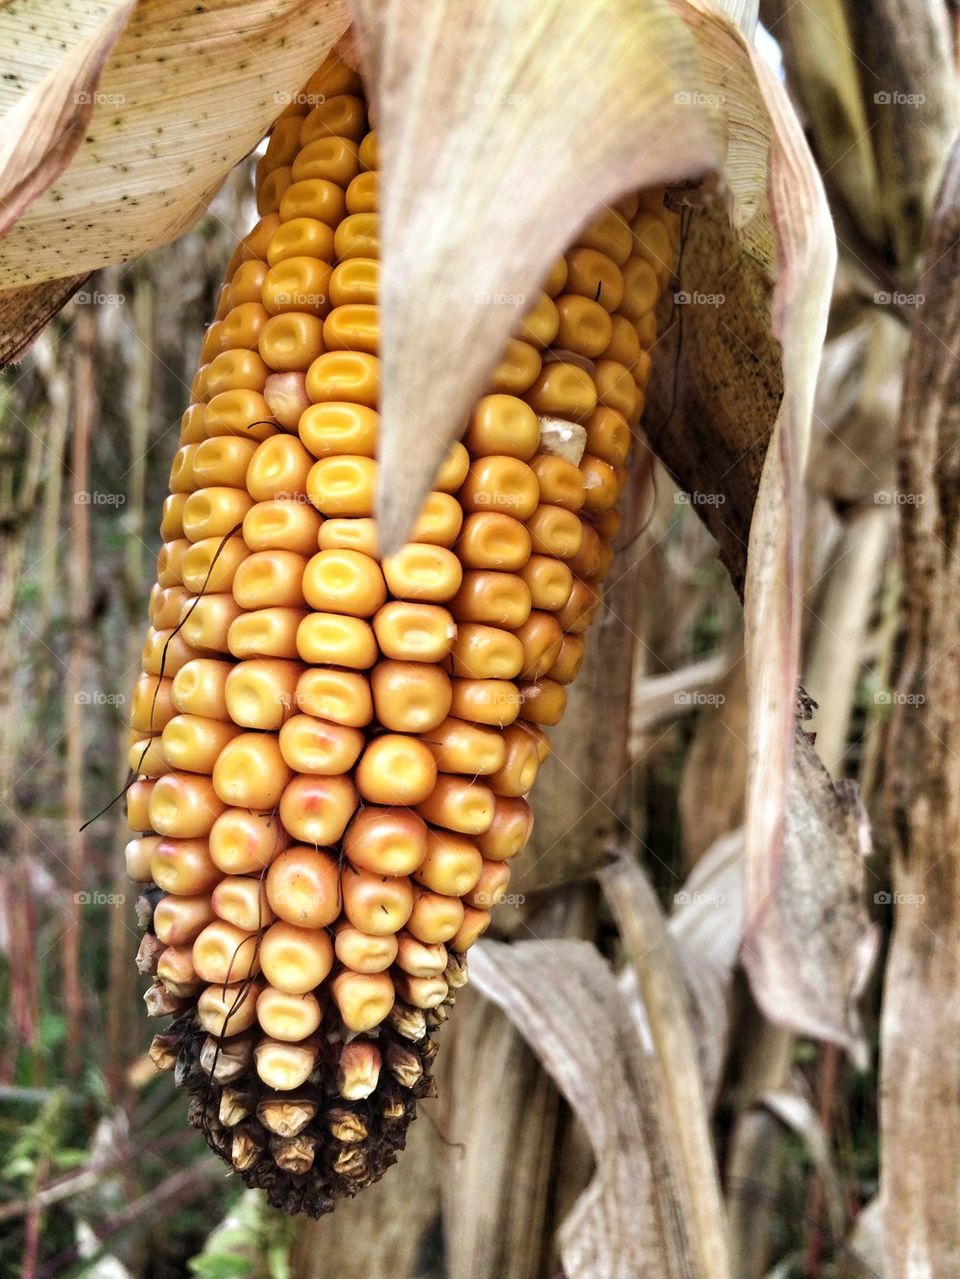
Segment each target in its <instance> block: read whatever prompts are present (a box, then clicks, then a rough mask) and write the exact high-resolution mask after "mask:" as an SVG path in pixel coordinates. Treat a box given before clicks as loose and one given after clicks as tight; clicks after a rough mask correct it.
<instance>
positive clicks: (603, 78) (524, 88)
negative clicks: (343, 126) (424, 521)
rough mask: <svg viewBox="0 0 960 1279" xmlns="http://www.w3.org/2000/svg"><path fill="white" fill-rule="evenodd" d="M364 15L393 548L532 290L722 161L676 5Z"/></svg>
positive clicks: (471, 0) (521, 0) (365, 2)
mask: <svg viewBox="0 0 960 1279" xmlns="http://www.w3.org/2000/svg"><path fill="white" fill-rule="evenodd" d="M353 9H354V12H355V14H356V16H357V25H358V28H359V31H360V36H361V42H362V45H363V48H364V60H365V63H366V65H367V66H368V67H369V68H370V69H371V71H372V80H373V87H374V97H375V102H376V105H377V113H378V120H379V123H380V132H381V135H382V136H381V151H382V154H383V178H384V190H383V199H382V205H381V241H382V246H383V274H382V285H381V291H382V303H383V311H382V326H383V346H382V349H383V356H382V359H383V369H382V373H383V380H382V395H381V401H382V412H383V420H384V431H383V438H382V441H381V451H380V481H379V491H378V507H377V510H378V515H379V519H380V539H381V546H382V547H383V548H384V549H387V550H389V549H391V548H392V547H394V546H396V545H397V544H398V543H400V542H402V541H403V540H404V538H405V536H406V533H407V531H408V529H409V527H410V525H411V524H412V522H413V519H414V516H415V514H416V511H417V510H418V509H419V506H420V503H421V500H422V498H423V496H424V494H425V493H426V492H427V490H428V488H429V485H430V483H431V481H432V478H433V475H434V473H435V472H436V469H437V466H438V465H439V463H440V461H441V460H442V458H443V456H444V454H445V452H446V451H447V448H448V446H449V444H450V442H451V441H452V440H453V439H455V438H456V436H457V435H458V434H459V432H460V430H461V429H462V423H463V419H464V418H465V416H466V414H467V412H468V411H469V407H470V405H471V404H472V402H473V401H474V400H475V399H476V398H477V397H478V396H479V395H480V394H481V393H482V390H483V386H484V383H485V381H486V379H487V377H488V375H489V373H490V372H491V370H492V369H493V367H494V365H495V364H496V361H497V359H498V357H499V355H500V352H501V351H502V349H503V346H504V344H505V342H506V340H507V338H508V337H509V335H510V332H511V330H512V329H513V328H514V327H515V325H516V322H517V308H516V299H517V298H518V297H520V298H526V297H529V296H531V295H532V294H533V292H534V291H535V289H536V288H537V286H538V284H539V282H540V281H541V280H542V279H543V277H544V275H545V274H546V271H547V269H548V267H549V265H550V264H551V262H552V261H553V259H554V258H556V256H557V255H558V254H559V253H561V252H562V251H563V249H564V248H565V247H566V246H567V245H568V243H569V242H570V240H571V239H572V237H573V236H574V234H575V233H576V231H577V230H578V229H579V228H580V227H581V226H583V225H584V224H585V223H586V222H588V221H589V219H590V217H591V216H592V215H593V214H595V213H596V212H597V211H598V210H599V209H601V208H602V207H603V206H604V205H605V204H608V203H610V202H612V201H615V200H616V199H617V198H618V197H619V196H620V195H623V194H624V193H625V192H627V191H629V190H631V189H633V188H636V187H641V186H650V185H655V184H656V183H658V182H664V181H668V180H673V179H681V178H683V179H688V178H691V177H698V176H700V175H702V174H704V173H705V172H706V171H708V170H710V169H713V168H715V167H716V166H717V164H718V163H719V158H720V157H719V154H718V147H717V144H716V142H715V141H714V137H713V135H712V133H711V126H712V122H711V115H712V114H713V113H712V112H711V111H710V109H709V107H708V106H707V105H701V103H700V100H699V97H697V94H696V92H695V91H696V90H697V89H698V85H699V80H698V76H697V71H696V61H695V57H694V51H693V43H692V41H691V39H690V36H689V34H688V32H687V31H686V30H685V29H684V27H683V24H682V23H680V22H678V21H677V19H676V18H675V17H674V16H673V15H672V14H671V13H670V11H669V9H668V7H667V5H666V3H665V0H609V3H606V4H603V5H584V4H582V3H579V0H549V2H548V3H545V0H461V2H460V3H459V4H458V5H457V6H455V7H451V6H450V5H449V4H447V3H445V2H444V0H422V2H421V3H420V4H418V5H417V6H416V8H413V7H411V6H410V5H409V4H407V3H405V0H384V2H382V3H381V0H353ZM678 94H679V95H681V97H686V99H687V101H686V102H685V103H684V102H683V101H682V100H681V101H679V102H678V101H677V95H678ZM439 104H442V113H441V111H440V110H439ZM493 246H495V251H493Z"/></svg>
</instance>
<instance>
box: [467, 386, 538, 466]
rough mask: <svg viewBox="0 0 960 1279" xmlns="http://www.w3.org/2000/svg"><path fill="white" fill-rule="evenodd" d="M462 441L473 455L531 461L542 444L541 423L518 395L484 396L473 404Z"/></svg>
mask: <svg viewBox="0 0 960 1279" xmlns="http://www.w3.org/2000/svg"><path fill="white" fill-rule="evenodd" d="M463 442H464V444H465V445H466V447H467V449H468V450H469V452H470V453H471V454H472V456H474V457H485V456H487V455H488V454H501V455H503V456H505V457H515V458H519V459H520V460H521V461H524V462H528V461H529V460H530V458H531V457H533V455H534V454H535V453H536V451H537V449H538V447H539V444H540V423H539V422H538V421H537V415H536V413H534V411H533V409H532V408H531V407H530V406H529V404H525V403H524V401H523V400H521V399H518V398H517V397H516V396H514V395H485V396H483V398H482V399H480V400H478V401H477V404H476V406H475V407H474V410H473V414H472V415H471V418H470V425H469V426H468V428H467V433H466V435H465V436H464V437H463Z"/></svg>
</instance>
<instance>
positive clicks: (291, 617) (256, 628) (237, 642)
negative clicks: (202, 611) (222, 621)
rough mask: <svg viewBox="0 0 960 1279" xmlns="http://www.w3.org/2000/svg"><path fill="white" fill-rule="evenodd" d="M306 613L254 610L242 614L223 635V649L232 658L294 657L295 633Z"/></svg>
mask: <svg viewBox="0 0 960 1279" xmlns="http://www.w3.org/2000/svg"><path fill="white" fill-rule="evenodd" d="M305 616H307V614H306V610H304V609H302V608H282V607H271V608H258V609H253V610H252V611H251V612H249V613H242V614H241V615H240V616H239V617H238V618H237V619H236V620H235V621H234V622H232V623H231V625H230V629H229V631H228V632H227V647H228V648H229V650H230V652H231V654H232V655H233V656H234V657H283V658H292V657H296V655H297V630H298V628H299V626H300V623H301V622H302V621H303V619H304V617H305Z"/></svg>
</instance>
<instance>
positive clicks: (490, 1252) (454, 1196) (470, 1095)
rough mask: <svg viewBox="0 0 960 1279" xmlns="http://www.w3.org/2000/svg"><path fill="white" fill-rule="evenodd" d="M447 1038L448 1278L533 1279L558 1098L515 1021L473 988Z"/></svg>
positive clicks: (545, 1261) (541, 1265)
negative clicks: (514, 1025)
mask: <svg viewBox="0 0 960 1279" xmlns="http://www.w3.org/2000/svg"><path fill="white" fill-rule="evenodd" d="M464 996H465V997H464ZM461 1005H462V1006H461ZM449 1036H450V1042H448V1043H444V1045H443V1050H442V1052H441V1054H440V1058H438V1062H440V1061H442V1062H444V1063H445V1065H444V1066H443V1067H442V1069H443V1070H444V1071H445V1073H444V1074H442V1075H441V1078H440V1081H439V1087H440V1096H441V1099H442V1104H443V1107H444V1118H443V1132H444V1137H445V1139H446V1141H447V1142H449V1143H451V1144H450V1146H449V1147H448V1153H447V1162H448V1173H449V1175H447V1176H446V1177H444V1179H443V1182H444V1186H443V1193H444V1249H445V1254H446V1256H445V1265H446V1274H447V1275H448V1276H449V1279H538V1277H539V1276H540V1275H543V1274H548V1273H550V1262H551V1260H552V1258H551V1229H550V1209H551V1198H552V1194H553V1192H554V1190H555V1188H556V1180H557V1172H558V1168H557V1164H556V1154H555V1138H556V1132H557V1121H558V1112H559V1109H560V1100H559V1097H558V1094H557V1090H556V1088H555V1087H554V1085H553V1083H552V1082H551V1080H550V1078H549V1076H548V1075H547V1074H546V1073H545V1072H544V1071H543V1069H542V1068H541V1066H540V1064H539V1062H538V1061H537V1059H536V1058H535V1057H534V1056H533V1054H532V1052H531V1051H530V1049H529V1047H528V1046H527V1044H526V1043H525V1041H524V1040H523V1038H522V1037H521V1036H520V1035H519V1034H518V1033H517V1031H516V1029H515V1028H514V1027H513V1025H512V1024H511V1022H509V1021H508V1020H507V1018H506V1017H504V1015H503V1013H502V1012H501V1011H500V1009H499V1008H496V1007H494V1005H493V1004H491V1003H489V1002H488V1001H487V1000H485V999H482V998H480V996H479V994H478V992H477V991H476V990H475V989H472V988H468V989H467V990H466V991H464V992H463V995H458V997H457V1009H456V1018H455V1024H454V1025H451V1027H450V1031H449ZM492 1114H495V1115H496V1122H495V1123H491V1120H490V1117H491V1115H492Z"/></svg>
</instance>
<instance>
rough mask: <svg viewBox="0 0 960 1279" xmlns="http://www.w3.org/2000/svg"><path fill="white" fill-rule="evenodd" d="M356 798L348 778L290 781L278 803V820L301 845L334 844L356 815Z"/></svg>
mask: <svg viewBox="0 0 960 1279" xmlns="http://www.w3.org/2000/svg"><path fill="white" fill-rule="evenodd" d="M359 802H360V801H359V797H358V795H357V792H356V789H355V787H354V785H353V783H352V782H351V781H350V779H349V777H321V776H315V775H312V774H307V773H303V774H300V775H299V776H297V777H294V779H293V781H291V782H290V784H289V785H288V786H287V789H286V790H285V791H284V792H283V798H282V799H281V800H280V820H281V821H282V822H283V824H284V827H285V828H286V829H287V830H288V831H289V832H290V834H291V835H292V836H293V838H294V839H299V840H301V841H302V842H303V843H304V844H312V845H318V844H335V843H336V842H337V840H338V839H339V838H340V837H341V835H342V834H343V832H344V831H345V830H346V828H347V823H348V822H349V821H350V818H351V817H352V816H353V814H354V813H355V812H356V809H357V804H358V803H359Z"/></svg>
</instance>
